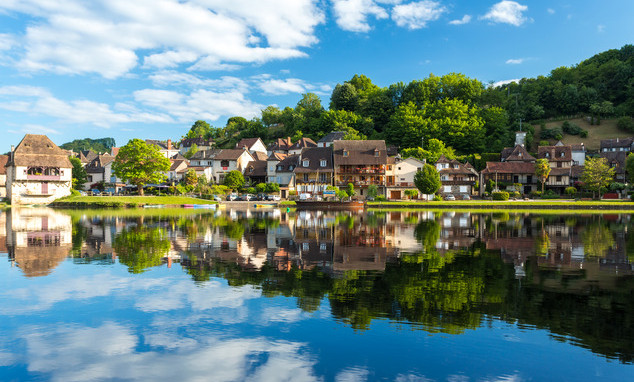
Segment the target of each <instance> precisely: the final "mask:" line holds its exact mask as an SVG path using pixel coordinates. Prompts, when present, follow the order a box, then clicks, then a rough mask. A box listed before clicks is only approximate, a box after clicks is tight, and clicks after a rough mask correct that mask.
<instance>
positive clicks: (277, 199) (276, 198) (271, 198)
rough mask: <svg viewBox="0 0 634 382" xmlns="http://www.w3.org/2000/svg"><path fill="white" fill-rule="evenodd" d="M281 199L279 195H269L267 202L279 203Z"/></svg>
mask: <svg viewBox="0 0 634 382" xmlns="http://www.w3.org/2000/svg"><path fill="white" fill-rule="evenodd" d="M281 199H282V198H280V196H279V195H269V196H267V197H266V200H272V201H274V202H279V201H280V200H281Z"/></svg>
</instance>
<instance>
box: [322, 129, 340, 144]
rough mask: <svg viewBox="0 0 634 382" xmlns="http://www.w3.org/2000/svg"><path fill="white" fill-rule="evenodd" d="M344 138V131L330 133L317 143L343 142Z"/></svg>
mask: <svg viewBox="0 0 634 382" xmlns="http://www.w3.org/2000/svg"><path fill="white" fill-rule="evenodd" d="M345 136H346V132H345V131H331V132H330V133H328V134H326V135H324V136H323V137H322V138H321V139H320V140H319V141H317V142H319V143H327V142H334V141H341V140H343V137H345Z"/></svg>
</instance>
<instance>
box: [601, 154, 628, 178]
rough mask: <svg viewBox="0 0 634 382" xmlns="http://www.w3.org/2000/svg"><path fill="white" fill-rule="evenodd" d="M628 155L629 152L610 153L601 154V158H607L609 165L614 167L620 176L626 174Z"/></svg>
mask: <svg viewBox="0 0 634 382" xmlns="http://www.w3.org/2000/svg"><path fill="white" fill-rule="evenodd" d="M628 154H629V153H628V152H627V151H608V152H601V153H599V155H600V156H601V158H605V159H606V160H607V162H608V164H609V165H614V167H615V171H616V172H617V173H618V174H623V173H625V161H626V159H627V155H628Z"/></svg>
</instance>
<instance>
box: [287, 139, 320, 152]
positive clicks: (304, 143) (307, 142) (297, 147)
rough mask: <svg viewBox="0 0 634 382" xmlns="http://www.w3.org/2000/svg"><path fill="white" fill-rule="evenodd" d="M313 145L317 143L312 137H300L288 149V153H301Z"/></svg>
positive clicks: (315, 145)
mask: <svg viewBox="0 0 634 382" xmlns="http://www.w3.org/2000/svg"><path fill="white" fill-rule="evenodd" d="M311 147H317V143H315V141H313V140H312V139H310V138H300V139H299V140H298V141H297V142H295V143H293V145H292V146H291V147H290V148H289V149H288V153H289V154H291V155H299V154H301V153H302V150H304V149H308V148H311Z"/></svg>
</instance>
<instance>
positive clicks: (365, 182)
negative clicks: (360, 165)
mask: <svg viewBox="0 0 634 382" xmlns="http://www.w3.org/2000/svg"><path fill="white" fill-rule="evenodd" d="M348 183H352V184H354V185H355V186H357V187H367V186H369V185H371V184H374V185H375V186H380V187H383V186H385V182H381V181H378V180H377V181H371V180H361V181H358V180H357V181H349V182H346V181H339V182H337V183H336V185H337V187H346V186H348Z"/></svg>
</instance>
